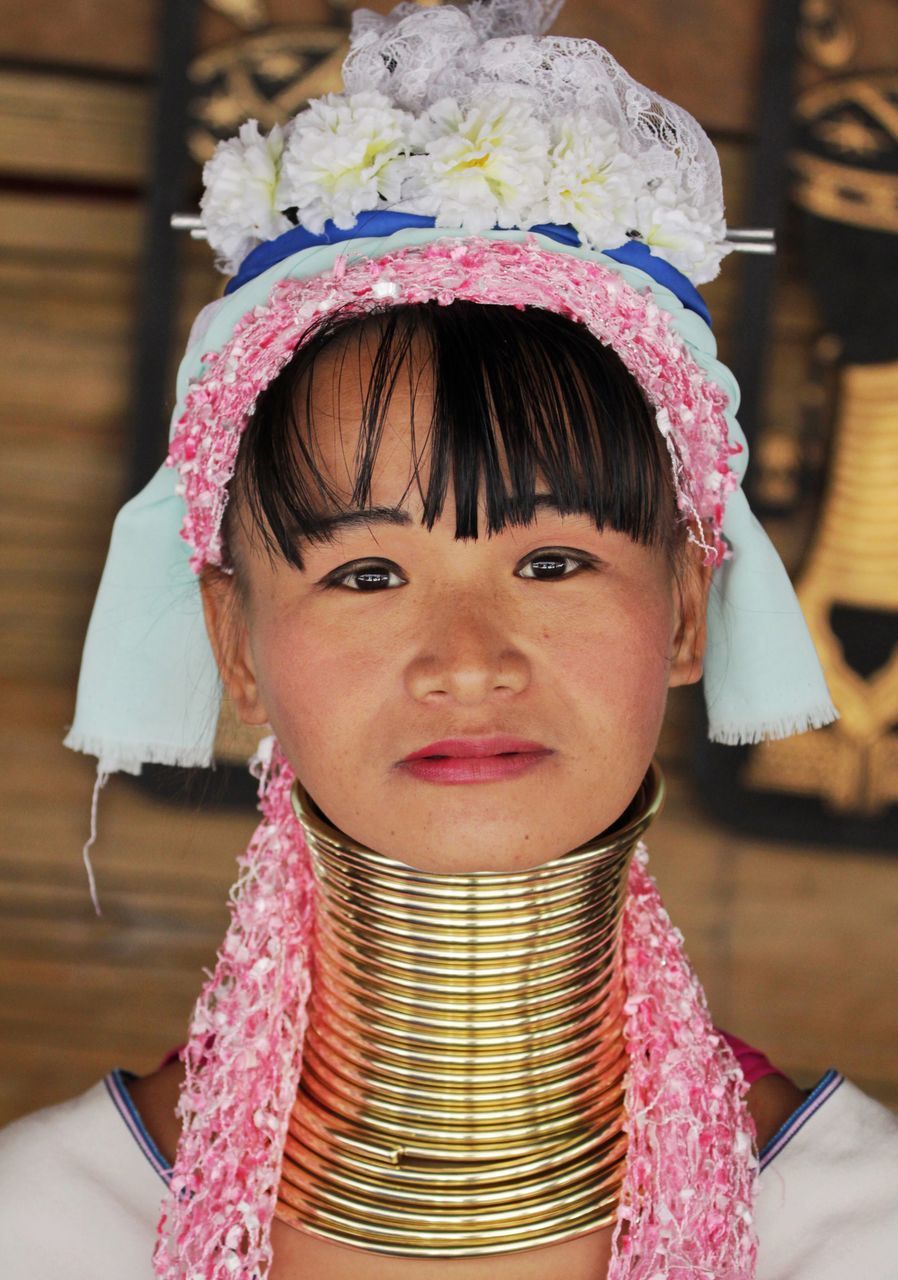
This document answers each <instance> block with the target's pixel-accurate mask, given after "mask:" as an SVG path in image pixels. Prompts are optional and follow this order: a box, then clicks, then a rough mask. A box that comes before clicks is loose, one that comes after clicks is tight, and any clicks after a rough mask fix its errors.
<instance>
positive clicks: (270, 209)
mask: <svg viewBox="0 0 898 1280" xmlns="http://www.w3.org/2000/svg"><path fill="white" fill-rule="evenodd" d="M283 149H284V137H283V133H282V131H281V128H280V126H279V125H275V126H274V128H273V129H272V130H271V133H269V134H268V136H267V137H266V136H265V135H264V134H262V133H260V132H259V124H258V121H256V120H247V121H246V122H245V123H244V124H242V125H241V126H240V131H239V133H238V134H237V137H236V138H228V139H226V141H224V142H220V143H219V144H218V146H217V147H216V148H215V152H214V154H213V155H212V158H211V159H210V160H207V161H206V164H205V165H204V166H203V182H204V184H205V188H206V189H205V191H204V192H203V198H202V200H201V201H200V211H201V216H202V220H203V226H204V227H205V229H206V236H207V238H208V241H209V244H210V245H211V246H212V248H213V249H214V250H215V254H216V258H217V261H218V265H219V267H220V268H221V269H222V270H223V271H226V272H228V274H230V275H233V274H234V272H235V271H236V270H237V268H238V267H239V266H240V263H241V262H242V261H243V259H244V258H245V257H246V255H247V253H249V251H250V249H252V248H253V247H254V246H255V245H257V244H258V243H259V242H260V241H262V240H273V239H274V238H275V236H278V235H280V233H281V232H282V231H286V230H287V229H288V228H289V226H290V223H289V221H288V219H287V218H285V217H284V214H283V213H282V212H281V203H280V201H279V199H278V181H279V177H280V162H281V154H282V152H283Z"/></svg>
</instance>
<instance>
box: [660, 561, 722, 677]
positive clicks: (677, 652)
mask: <svg viewBox="0 0 898 1280" xmlns="http://www.w3.org/2000/svg"><path fill="white" fill-rule="evenodd" d="M713 572H714V567H713V565H707V564H704V563H703V562H702V549H701V547H698V546H696V545H695V544H694V543H692V542H689V543H687V544H686V546H685V547H684V548H683V550H682V551H681V552H680V554H679V555H678V556H677V564H676V570H675V573H674V636H673V645H672V649H671V661H670V679H669V681H668V684H669V686H670V687H671V688H675V687H676V686H677V685H683V684H695V683H696V682H697V681H698V680H700V679H701V677H702V667H703V663H704V658H705V642H706V639H707V634H708V592H709V591H710V589H711V575H712V573H713Z"/></svg>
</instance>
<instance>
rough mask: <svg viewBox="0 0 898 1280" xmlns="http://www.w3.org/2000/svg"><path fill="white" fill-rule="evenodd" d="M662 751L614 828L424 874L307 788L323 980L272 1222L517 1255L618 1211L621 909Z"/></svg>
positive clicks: (387, 1243) (655, 806) (652, 806)
mask: <svg viewBox="0 0 898 1280" xmlns="http://www.w3.org/2000/svg"><path fill="white" fill-rule="evenodd" d="M663 790H664V788H663V781H662V778H661V774H660V771H659V770H658V769H657V767H655V766H653V767H652V769H651V770H650V772H649V773H648V774H647V776H646V779H645V781H644V783H643V785H642V787H641V788H640V791H639V793H638V795H637V797H636V799H635V800H634V802H633V804H632V805H631V807H630V809H629V810H628V811H627V813H626V814H625V815H624V818H623V819H622V821H621V822H620V823H619V824H618V825H617V827H616V828H614V829H613V830H612V831H610V832H608V833H606V834H605V835H603V836H602V837H600V838H599V839H597V840H595V841H592V842H590V843H588V844H586V845H583V846H581V847H580V848H578V849H575V850H573V851H572V852H571V853H568V854H565V855H563V856H562V857H559V858H555V859H553V860H552V861H551V862H547V863H544V864H543V865H542V866H538V867H534V868H532V869H530V870H526V871H518V872H492V871H489V872H487V871H481V872H471V873H461V874H446V875H440V874H434V873H431V872H423V871H418V870H416V869H414V868H413V867H410V866H407V865H406V864H404V863H401V862H396V861H394V860H392V859H390V858H387V857H384V856H382V855H381V854H378V853H374V852H373V851H371V850H369V849H366V848H364V847H363V846H361V845H358V844H356V843H354V842H353V841H351V840H350V839H348V838H347V837H346V836H344V835H343V834H342V833H341V832H340V831H338V830H337V829H336V828H334V827H333V826H331V825H330V823H329V822H328V821H327V820H326V819H325V818H324V816H323V815H322V814H321V813H320V812H319V811H318V810H317V809H316V807H315V805H314V803H313V802H312V801H311V799H310V798H309V797H308V795H307V794H306V793H305V792H304V791H303V790H302V788H301V787H300V786H299V784H297V785H296V787H295V790H294V808H295V810H296V813H297V816H298V817H299V819H300V821H301V823H302V825H303V828H304V831H305V835H306V840H307V842H308V845H309V849H310V852H311V856H312V861H313V866H314V871H315V877H316V884H317V898H316V920H315V949H314V970H313V975H312V993H311V996H310V999H309V1006H308V1017H309V1020H308V1028H307V1031H306V1036H305V1042H304V1047H303V1066H302V1076H301V1080H300V1086H299V1091H298V1094H297V1099H296V1103H295V1105H294V1107H293V1111H292V1114H291V1118H290V1126H289V1134H288V1138H287V1143H286V1148H285V1152H284V1162H283V1167H282V1173H281V1182H280V1189H279V1197H278V1205H277V1216H278V1217H279V1218H281V1219H283V1220H284V1221H286V1222H288V1223H290V1224H291V1225H292V1226H294V1227H297V1228H301V1229H303V1230H305V1231H309V1232H312V1233H314V1234H316V1235H319V1236H322V1237H325V1238H326V1239H329V1240H333V1241H337V1242H339V1243H342V1244H347V1245H353V1246H355V1247H358V1248H362V1249H367V1250H371V1251H375V1252H379V1253H386V1254H394V1255H398V1256H409V1257H431V1258H439V1257H446V1258H449V1257H465V1256H474V1255H477V1254H489V1253H500V1252H510V1251H512V1250H516V1249H525V1248H535V1247H537V1246H539V1245H545V1244H550V1243H554V1242H557V1241H560V1240H565V1239H569V1238H571V1237H573V1236H576V1235H581V1234H583V1233H584V1232H587V1231H592V1230H595V1229H596V1228H598V1227H602V1226H607V1225H608V1224H610V1223H611V1222H612V1221H613V1220H614V1217H615V1214H616V1210H617V1204H618V1198H619V1194H620V1187H621V1182H622V1179H623V1170H624V1160H625V1156H626V1135H625V1133H624V1127H623V1122H624V1077H625V1073H626V1069H627V1057H626V1051H625V1048H624V1041H623V1004H624V999H625V991H624V983H623V974H622V970H621V962H620V954H619V945H618V943H619V935H620V919H621V911H622V906H623V900H624V893H625V887H626V871H627V867H628V865H629V861H630V857H631V854H632V852H633V849H634V847H635V845H636V842H637V841H638V839H639V838H640V836H641V835H642V833H643V832H644V831H645V829H646V827H647V826H648V825H649V823H650V822H651V821H652V819H653V818H654V817H655V815H656V814H657V812H658V810H659V809H660V807H661V803H662V799H663Z"/></svg>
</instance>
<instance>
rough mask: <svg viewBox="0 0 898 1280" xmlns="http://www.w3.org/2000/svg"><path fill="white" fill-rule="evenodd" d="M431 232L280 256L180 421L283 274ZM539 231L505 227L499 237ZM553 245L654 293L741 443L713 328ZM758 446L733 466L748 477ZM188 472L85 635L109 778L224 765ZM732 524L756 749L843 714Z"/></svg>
mask: <svg viewBox="0 0 898 1280" xmlns="http://www.w3.org/2000/svg"><path fill="white" fill-rule="evenodd" d="M464 234H466V233H464V232H463V231H457V232H454V231H452V230H446V229H440V230H437V229H430V228H427V229H420V230H406V231H402V232H398V233H397V234H396V235H393V236H389V237H386V238H383V239H370V238H369V239H359V240H354V241H349V242H343V243H341V244H338V245H324V246H319V247H316V248H313V249H306V250H303V251H301V252H300V253H297V254H295V255H294V256H293V257H292V258H287V259H285V260H284V261H283V262H279V263H277V264H276V265H275V266H274V267H272V268H271V269H270V270H269V271H267V272H265V273H264V274H263V275H260V276H258V277H256V278H255V279H254V280H251V281H249V282H248V283H247V284H246V285H244V286H243V287H242V288H241V289H239V290H237V291H236V292H235V293H233V294H230V295H228V296H227V297H224V298H221V299H219V300H218V301H217V302H214V303H212V304H210V306H209V307H207V308H205V310H204V311H203V312H201V313H200V315H199V316H198V317H197V321H196V323H195V324H194V330H193V333H192V334H191V339H190V342H189V343H188V347H187V351H186V354H185V356H184V359H183V360H182V362H181V366H180V369H179V371H178V381H177V394H178V402H177V406H176V408H175V412H174V416H173V422H174V421H176V420H177V419H178V418H179V417H180V415H181V413H182V411H183V402H184V397H185V394H186V391H187V387H188V384H189V381H190V379H191V378H194V377H197V376H198V375H199V374H201V373H202V370H203V364H202V356H203V355H204V354H206V353H207V352H209V351H218V350H220V349H221V348H222V347H223V346H224V345H225V344H226V343H227V342H228V340H229V339H230V337H231V334H232V332H233V329H234V326H235V325H236V323H237V321H238V320H240V319H241V317H242V316H243V315H245V314H246V312H247V311H249V310H251V309H252V308H253V307H254V306H257V305H259V304H261V303H264V302H265V301H266V299H267V298H268V295H269V293H270V291H271V289H272V287H273V286H274V285H275V284H276V283H277V282H278V281H279V280H283V279H287V278H293V279H307V278H309V277H311V276H316V275H320V274H321V273H322V272H324V271H326V270H328V269H329V268H330V267H331V266H332V265H333V262H334V260H335V259H336V258H337V257H338V256H346V257H348V258H350V259H353V258H356V257H360V256H367V257H380V256H382V255H383V254H386V253H388V252H392V251H395V250H396V249H401V248H406V247H408V246H411V245H419V244H428V243H430V242H432V241H433V240H436V239H443V238H446V237H450V236H462V235H464ZM527 234H529V233H525V232H521V231H493V232H489V233H487V235H488V236H489V238H491V239H496V240H500V239H501V240H511V241H520V240H523V239H525V238H526V235H527ZM536 239H537V241H538V242H539V243H540V246H541V247H542V248H544V249H546V250H549V251H551V252H553V253H560V254H569V255H572V256H574V257H580V258H586V259H589V260H593V261H599V262H601V263H602V264H603V265H604V266H606V267H608V268H610V269H611V270H613V271H615V272H616V273H617V274H618V275H620V276H621V277H622V278H623V279H624V280H626V281H627V283H629V284H630V285H632V286H633V287H634V288H636V289H639V290H645V289H650V290H651V292H652V294H653V295H654V297H655V300H656V301H657V303H658V304H659V306H661V307H663V308H664V309H665V310H666V311H668V312H669V313H670V314H671V316H672V318H673V324H674V327H675V329H676V331H677V332H678V333H679V335H680V337H681V338H682V339H683V340H684V342H685V343H686V344H687V346H688V348H689V350H690V351H691V353H692V355H693V357H694V358H695V360H696V362H697V363H698V364H699V365H701V367H702V368H703V369H704V370H705V371H706V372H707V373H708V375H709V376H710V377H711V378H712V379H713V380H714V381H715V382H716V383H717V384H718V385H719V386H721V387H722V388H723V389H724V390H725V391H726V393H727V395H728V397H729V401H730V404H729V409H728V411H727V419H728V424H729V430H730V438H731V440H733V441H737V442H739V443H741V444H742V445H743V446H744V445H745V439H744V436H743V435H742V431H741V429H740V427H739V424H738V422H737V420H736V416H735V414H736V410H737V408H738V404H739V389H738V386H737V384H736V381H735V379H734V378H733V375H732V373H731V372H730V370H729V369H727V368H726V366H725V365H723V364H721V362H720V361H719V360H718V359H717V356H716V350H717V348H716V343H715V339H714V335H713V334H712V332H711V330H710V329H709V328H708V326H707V325H706V324H705V322H704V321H703V320H702V319H701V318H700V317H699V316H698V315H696V314H695V313H694V312H692V311H688V310H687V309H686V308H685V307H684V306H683V304H682V303H681V302H680V301H679V299H677V298H676V297H675V296H674V295H673V294H672V293H671V292H670V291H669V290H668V289H665V288H663V287H662V286H660V285H658V284H656V283H655V282H654V281H652V280H651V279H650V278H649V277H648V276H647V275H645V274H644V273H643V272H642V271H639V270H638V269H636V268H634V267H629V266H625V265H622V264H620V263H617V262H615V261H613V260H612V259H610V258H606V257H605V256H604V255H602V254H597V253H595V252H593V251H592V250H589V249H584V248H575V247H572V246H566V245H560V244H558V243H557V242H555V241H553V240H549V239H547V238H546V237H543V236H536ZM747 460H748V451H747V448H743V452H742V454H741V455H737V456H736V457H735V458H734V459H733V461H732V464H731V465H733V466H734V468H736V469H737V470H738V472H739V474H740V476H741V475H742V474H743V473H744V468H745V465H746V463H747ZM177 479H178V477H177V474H176V472H175V471H173V470H172V469H170V468H166V467H163V468H161V469H160V470H159V471H158V472H157V474H156V475H155V476H154V477H153V479H152V480H151V481H150V483H149V484H148V485H147V487H146V488H145V489H144V490H143V491H142V492H141V493H140V494H138V495H137V497H136V498H133V499H132V500H131V501H130V502H129V503H127V504H126V505H125V506H124V507H123V508H122V510H121V511H120V512H119V514H118V517H117V519H116V521H115V525H114V527H113V531H112V540H111V543H110V547H109V555H108V557H107V561H106V567H105V569H104V571H103V577H102V581H101V583H100V588H99V591H98V593H97V599H96V602H95V604H94V610H93V614H92V616H91V620H90V626H89V628H88V633H87V639H86V642H85V647H84V656H83V660H82V665H81V675H80V679H79V683H78V700H77V706H76V711H75V719H74V723H73V725H72V728H71V730H70V732H69V734H68V736H67V737H66V739H65V742H66V746H69V747H72V748H74V749H75V750H79V751H86V752H88V753H89V754H92V755H95V756H96V757H97V759H98V768H99V770H100V772H101V773H112V772H115V771H117V770H125V771H127V772H129V773H139V772H140V770H141V766H142V764H144V763H162V764H176V765H208V764H210V763H211V762H212V751H213V744H214V740H215V730H216V725H217V722H218V713H219V708H220V700H221V690H220V684H219V680H218V675H217V671H216V667H215V661H214V658H213V655H212V650H211V647H210V645H209V640H208V638H207V635H206V631H205V626H204V623H203V617H202V607H201V601H200V592H199V586H198V582H197V580H196V578H195V577H194V575H193V573H192V571H191V569H190V567H189V564H188V557H189V554H190V553H189V548H188V547H187V545H186V543H185V542H184V541H183V540H182V538H181V537H180V528H181V524H182V522H183V519H184V515H185V507H184V501H183V499H182V498H181V497H179V496H178V494H177V493H176V492H175V486H176V483H177ZM723 532H724V534H725V536H726V538H727V539H728V541H729V543H730V546H731V548H732V552H733V555H732V559H730V560H728V561H727V562H726V563H725V564H724V565H722V566H721V567H720V568H719V569H717V570H716V571H715V574H714V582H713V585H712V592H711V599H710V604H709V611H708V646H707V652H706V656H705V675H704V691H705V700H706V704H707V708H708V722H709V736H710V737H711V738H712V739H713V740H714V741H717V742H727V743H740V742H756V741H759V740H761V739H763V738H778V737H785V736H787V735H788V734H791V733H800V732H802V731H804V730H806V729H809V728H816V727H819V726H821V725H823V724H827V723H829V722H830V721H831V720H833V719H834V718H835V716H836V712H835V710H834V708H833V706H832V703H831V701H830V697H829V693H828V691H827V688H826V683H825V681H824V678H823V673H822V671H821V668H820V663H819V661H818V659H817V655H816V653H815V651H814V647H813V643H812V641H811V637H810V635H809V633H808V630H807V626H806V625H805V621H804V618H803V617H802V613H801V609H800V606H799V604H798V600H797V599H796V596H795V592H794V591H793V589H792V585H791V583H790V581H789V578H788V575H787V574H786V571H785V568H784V567H783V564H782V561H781V560H780V558H779V555H778V554H777V552H776V550H775V549H774V547H773V545H772V544H771V542H770V540H769V538H768V537H767V535H766V533H765V532H764V530H763V529H762V528H761V526H760V524H759V523H758V522H757V520H756V519H755V518H754V516H753V515H752V514H751V511H750V510H749V507H748V503H747V501H746V499H745V495H744V494H743V492H742V490H741V489H739V490H737V491H736V492H734V493H733V494H732V495H731V496H730V499H729V503H728V505H727V512H726V518H725V520H724V525H723Z"/></svg>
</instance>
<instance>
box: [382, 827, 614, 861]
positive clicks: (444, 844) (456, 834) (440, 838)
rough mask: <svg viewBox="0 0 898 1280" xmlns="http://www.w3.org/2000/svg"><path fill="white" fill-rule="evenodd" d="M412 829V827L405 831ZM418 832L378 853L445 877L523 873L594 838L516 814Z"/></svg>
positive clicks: (423, 828) (424, 828) (394, 842)
mask: <svg viewBox="0 0 898 1280" xmlns="http://www.w3.org/2000/svg"><path fill="white" fill-rule="evenodd" d="M428 828H429V829H428ZM415 829H416V827H415V824H414V823H410V824H409V826H408V827H407V828H406V830H409V831H413V830H415ZM417 829H418V830H420V832H421V835H420V838H417V839H414V840H409V839H408V838H407V837H406V838H399V839H396V838H395V837H394V838H393V839H392V840H391V841H390V844H391V847H390V848H386V847H384V845H381V847H380V849H379V852H381V853H384V854H386V855H387V856H388V857H391V858H395V859H396V860H397V861H399V862H404V863H406V864H407V865H408V866H412V867H416V868H417V869H418V870H420V871H430V872H434V873H436V874H446V875H452V874H462V873H465V872H472V871H523V870H526V869H528V868H530V867H537V866H540V865H541V864H542V863H544V862H549V861H551V859H553V858H557V857H560V856H561V855H562V854H564V853H568V852H569V851H570V850H571V849H574V848H576V847H577V845H578V844H582V843H583V842H584V840H588V839H589V838H590V836H591V835H594V834H595V832H594V831H592V832H590V833H589V834H588V835H583V836H582V837H581V836H580V835H579V832H577V833H572V832H570V831H569V830H568V831H565V830H564V829H563V828H562V827H561V826H560V825H554V826H553V825H551V823H548V824H547V821H546V814H545V813H542V814H541V815H540V818H539V822H538V824H537V823H530V824H527V823H526V819H524V817H523V815H522V814H521V813H520V812H518V813H516V814H514V815H506V816H505V817H503V818H502V819H499V820H495V821H489V820H484V819H479V818H477V817H476V815H473V816H472V815H469V816H468V818H467V820H461V821H459V820H458V819H456V818H453V819H450V820H447V822H446V823H445V824H441V826H440V829H439V830H433V828H432V826H431V824H430V823H428V824H427V825H426V826H421V827H418V828H417Z"/></svg>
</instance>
